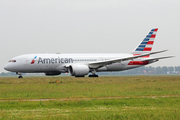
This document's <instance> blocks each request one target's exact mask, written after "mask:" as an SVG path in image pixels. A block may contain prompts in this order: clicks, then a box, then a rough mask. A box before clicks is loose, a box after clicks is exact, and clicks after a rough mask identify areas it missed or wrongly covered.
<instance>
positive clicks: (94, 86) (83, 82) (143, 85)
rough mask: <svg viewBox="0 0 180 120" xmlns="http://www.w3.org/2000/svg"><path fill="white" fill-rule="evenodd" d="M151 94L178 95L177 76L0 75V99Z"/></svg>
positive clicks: (179, 90)
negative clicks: (19, 76) (79, 76)
mask: <svg viewBox="0 0 180 120" xmlns="http://www.w3.org/2000/svg"><path fill="white" fill-rule="evenodd" d="M57 80H59V83H56V82H55V81H57ZM151 95H180V76H173V77H172V76H171V77H169V76H160V77H157V76H146V77H141V76H131V77H99V78H87V77H86V78H74V77H54V78H52V77H33V78H31V77H27V78H24V79H18V78H0V99H33V98H82V97H88V98H94V97H106V96H131V97H133V96H151Z"/></svg>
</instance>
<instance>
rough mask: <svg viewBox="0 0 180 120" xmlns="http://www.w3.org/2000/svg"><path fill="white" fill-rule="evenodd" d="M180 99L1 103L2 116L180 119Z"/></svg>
mask: <svg viewBox="0 0 180 120" xmlns="http://www.w3.org/2000/svg"><path fill="white" fill-rule="evenodd" d="M179 102H180V99H179V98H177V97H171V98H122V99H106V100H105V99H102V100H97V99H94V100H75V101H45V102H42V101H39V102H27V101H26V102H23V101H21V102H17V101H13V102H0V108H1V110H0V118H1V119H12V118H13V119H25V118H27V119H98V120H99V119H167V120H169V119H179V118H180V104H179Z"/></svg>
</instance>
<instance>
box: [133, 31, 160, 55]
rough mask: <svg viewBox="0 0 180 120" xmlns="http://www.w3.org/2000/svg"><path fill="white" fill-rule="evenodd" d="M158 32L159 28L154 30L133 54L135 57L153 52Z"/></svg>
mask: <svg viewBox="0 0 180 120" xmlns="http://www.w3.org/2000/svg"><path fill="white" fill-rule="evenodd" d="M157 31H158V28H154V29H152V30H151V31H150V32H149V33H148V35H147V36H146V37H145V38H144V39H143V41H142V42H141V43H140V44H139V45H138V47H136V48H135V50H134V51H133V52H132V53H133V54H134V55H139V54H143V53H149V52H150V51H151V50H152V46H153V44H154V40H155V37H156V33H157Z"/></svg>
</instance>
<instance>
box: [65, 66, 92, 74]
mask: <svg viewBox="0 0 180 120" xmlns="http://www.w3.org/2000/svg"><path fill="white" fill-rule="evenodd" d="M68 70H69V73H70V74H71V76H77V77H78V76H84V75H87V74H88V73H89V67H88V66H87V65H81V64H74V65H70V66H69V69H68Z"/></svg>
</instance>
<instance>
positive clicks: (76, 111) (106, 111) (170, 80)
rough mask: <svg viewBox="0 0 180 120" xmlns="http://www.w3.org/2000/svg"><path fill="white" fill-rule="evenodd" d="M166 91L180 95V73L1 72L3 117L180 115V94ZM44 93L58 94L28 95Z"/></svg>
mask: <svg viewBox="0 0 180 120" xmlns="http://www.w3.org/2000/svg"><path fill="white" fill-rule="evenodd" d="M56 81H59V82H58V83H56ZM165 95H180V76H129V77H127V76H123V77H99V78H87V77H86V78H74V77H25V78H24V79H17V78H14V77H12V78H11V77H2V78H0V99H1V101H0V119H4V120H6V119H18V120H19V119H23V120H24V119H46V120H47V119H48V120H49V119H83V120H86V119H87V120H89V119H93V120H94V119H97V120H99V119H102V120H105V119H114V120H115V119H135V120H140V119H142V120H144V119H157V120H159V119H163V120H169V119H177V120H178V119H179V118H180V97H160V96H165ZM142 96H159V97H145V98H143V97H142ZM101 97H122V98H114V99H112V98H111V99H105V98H104V99H96V98H101ZM123 97H128V98H123ZM39 98H50V99H52V98H56V99H57V100H52V101H23V100H28V99H39ZM60 98H63V99H67V98H69V99H68V100H60ZM73 98H74V99H73ZM75 98H87V99H75ZM2 100H5V101H2ZM6 100H7V101H6ZM14 100H18V101H14Z"/></svg>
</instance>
